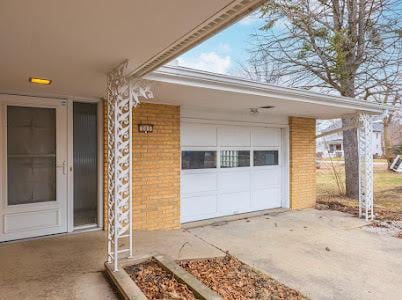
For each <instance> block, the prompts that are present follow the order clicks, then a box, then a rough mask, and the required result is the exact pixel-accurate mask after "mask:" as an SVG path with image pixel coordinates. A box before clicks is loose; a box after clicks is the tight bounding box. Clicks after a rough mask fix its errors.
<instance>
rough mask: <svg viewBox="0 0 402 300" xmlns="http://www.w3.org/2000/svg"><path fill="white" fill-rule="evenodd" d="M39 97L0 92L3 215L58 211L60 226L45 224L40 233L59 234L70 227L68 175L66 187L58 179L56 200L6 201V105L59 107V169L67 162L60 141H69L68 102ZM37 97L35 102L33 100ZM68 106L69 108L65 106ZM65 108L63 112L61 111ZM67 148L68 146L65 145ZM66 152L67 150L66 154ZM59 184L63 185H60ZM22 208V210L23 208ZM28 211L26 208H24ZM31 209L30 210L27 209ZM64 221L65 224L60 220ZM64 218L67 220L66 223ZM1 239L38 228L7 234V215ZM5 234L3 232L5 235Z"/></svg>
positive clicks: (29, 233) (0, 208) (0, 210)
mask: <svg viewBox="0 0 402 300" xmlns="http://www.w3.org/2000/svg"><path fill="white" fill-rule="evenodd" d="M35 98H36V99H32V97H30V96H20V95H4V94H0V107H1V109H0V112H1V114H2V116H1V119H2V120H3V124H1V126H2V127H1V129H0V137H1V139H2V143H1V144H2V146H1V147H0V167H1V168H0V188H1V192H0V193H1V194H0V202H1V203H0V216H1V217H3V216H6V215H7V216H10V215H22V214H27V213H32V212H40V211H55V212H56V213H57V222H58V223H57V225H53V226H49V227H42V228H41V229H40V230H39V231H38V234H39V233H40V235H42V234H43V235H47V234H55V233H57V234H59V233H61V232H66V231H67V227H68V191H67V188H68V176H67V175H66V176H65V177H64V176H63V177H62V178H63V181H64V184H65V186H63V182H58V183H57V186H58V188H61V189H62V190H63V191H60V192H59V191H57V195H56V196H57V199H56V201H49V202H41V203H28V204H20V205H16V206H9V205H8V204H7V175H6V174H7V148H6V147H7V142H6V140H7V133H6V132H5V130H4V128H5V127H6V124H7V111H6V107H7V106H25V107H39V108H54V109H56V132H57V133H58V134H57V136H56V143H57V145H56V157H57V160H56V172H59V171H58V169H59V168H63V167H64V162H66V161H68V153H67V151H66V149H65V148H63V147H60V144H61V143H60V142H61V141H63V143H67V142H68V141H67V130H66V126H67V107H66V105H67V103H66V101H65V100H60V99H50V98H42V97H35ZM33 100H34V101H33ZM62 106H65V107H66V108H62ZM61 109H63V110H65V111H64V112H61V111H60V110H61ZM60 128H62V129H63V128H64V130H60V131H59V129H60ZM66 147H67V145H66ZM63 152H65V153H63ZM59 158H62V159H65V160H63V161H58V159H59ZM59 184H61V185H62V186H61V187H59ZM21 209H22V211H21ZM24 210H25V211H24ZM28 210H29V212H28ZM61 213H63V214H64V215H65V219H64V218H62V216H61ZM61 221H63V223H60V222H61ZM64 221H65V223H64ZM0 223H1V224H0V241H2V239H6V240H8V239H10V238H11V239H21V238H26V237H30V236H32V235H33V234H34V233H36V231H35V230H36V228H32V230H28V231H23V232H19V233H12V232H9V233H6V232H5V231H4V229H5V228H6V218H5V217H4V220H3V222H0ZM55 227H60V230H61V231H60V230H57V231H55ZM3 234H4V235H3ZM2 235H3V236H2Z"/></svg>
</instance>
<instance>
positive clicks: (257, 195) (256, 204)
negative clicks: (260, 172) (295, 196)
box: [251, 187, 281, 210]
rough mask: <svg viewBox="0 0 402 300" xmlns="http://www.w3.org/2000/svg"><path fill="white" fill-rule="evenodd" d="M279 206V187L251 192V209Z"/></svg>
mask: <svg viewBox="0 0 402 300" xmlns="http://www.w3.org/2000/svg"><path fill="white" fill-rule="evenodd" d="M277 207H281V189H280V187H275V188H267V189H260V190H256V191H253V192H252V196H251V210H262V209H268V208H277Z"/></svg>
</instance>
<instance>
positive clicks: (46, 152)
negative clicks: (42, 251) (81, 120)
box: [7, 106, 56, 205]
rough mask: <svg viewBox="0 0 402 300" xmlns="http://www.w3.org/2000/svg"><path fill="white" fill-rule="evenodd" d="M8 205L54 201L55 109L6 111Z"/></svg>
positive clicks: (34, 108) (14, 108)
mask: <svg viewBox="0 0 402 300" xmlns="http://www.w3.org/2000/svg"><path fill="white" fill-rule="evenodd" d="M7 191H8V205H18V204H27V203H37V202H46V201H56V109H54V108H37V107H20V106H8V107H7Z"/></svg>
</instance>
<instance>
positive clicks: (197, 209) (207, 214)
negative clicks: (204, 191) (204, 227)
mask: <svg viewBox="0 0 402 300" xmlns="http://www.w3.org/2000/svg"><path fill="white" fill-rule="evenodd" d="M216 204H217V196H216V195H209V196H199V197H182V198H181V208H180V211H181V221H182V222H190V221H195V220H201V219H207V218H212V217H214V216H215V215H216V211H217V207H216Z"/></svg>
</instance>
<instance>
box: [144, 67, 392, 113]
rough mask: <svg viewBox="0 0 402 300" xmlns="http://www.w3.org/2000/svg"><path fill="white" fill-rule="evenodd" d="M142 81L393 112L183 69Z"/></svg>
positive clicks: (163, 70)
mask: <svg viewBox="0 0 402 300" xmlns="http://www.w3.org/2000/svg"><path fill="white" fill-rule="evenodd" d="M144 79H146V80H152V81H159V82H165V83H172V84H177V85H185V86H193V87H199V88H208V89H214V90H220V91H227V92H233V93H239V94H248V95H257V96H263V97H269V98H272V99H278V100H282V101H283V100H287V101H295V102H303V103H310V104H320V105H326V106H330V107H341V108H347V109H354V110H357V111H366V112H370V113H375V114H380V113H383V112H384V111H385V110H394V108H392V107H390V106H388V105H384V104H377V103H371V102H363V101H357V100H356V99H352V98H347V97H341V96H331V95H325V94H320V93H316V92H312V91H305V90H301V89H295V88H285V87H279V86H274V85H270V84H265V83H259V82H255V81H251V80H246V79H242V78H237V77H233V76H228V75H221V74H214V73H210V72H205V71H199V70H194V69H188V68H183V67H173V66H163V67H160V68H159V69H158V70H156V71H153V72H152V73H150V74H147V75H145V76H144Z"/></svg>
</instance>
